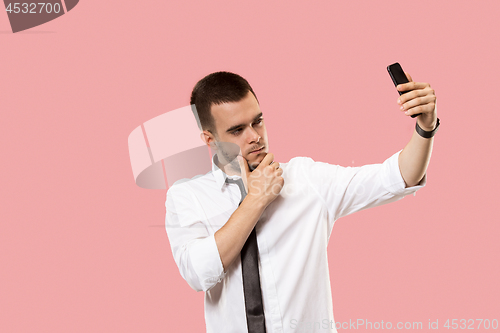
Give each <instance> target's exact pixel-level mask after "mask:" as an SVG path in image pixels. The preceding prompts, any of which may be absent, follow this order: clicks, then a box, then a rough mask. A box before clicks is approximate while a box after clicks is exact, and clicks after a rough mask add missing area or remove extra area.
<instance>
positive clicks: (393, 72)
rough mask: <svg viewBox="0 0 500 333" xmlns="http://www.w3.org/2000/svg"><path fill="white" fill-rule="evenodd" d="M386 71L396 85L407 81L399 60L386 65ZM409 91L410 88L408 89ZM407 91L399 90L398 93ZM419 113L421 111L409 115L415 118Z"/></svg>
mask: <svg viewBox="0 0 500 333" xmlns="http://www.w3.org/2000/svg"><path fill="white" fill-rule="evenodd" d="M387 71H388V72H389V75H390V76H391V79H392V82H394V85H395V86H397V85H398V84H403V83H408V82H410V81H408V78H407V77H406V74H405V72H404V71H403V68H401V65H400V64H399V62H396V63H394V64H392V65H389V66H387ZM409 91H410V90H409ZM407 92H408V91H399V90H398V93H399V95H400V96H401V95H403V94H404V93H407ZM419 115H421V113H418V114H412V115H411V117H412V118H415V117H416V116H419Z"/></svg>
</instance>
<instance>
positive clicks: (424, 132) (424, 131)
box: [415, 118, 439, 139]
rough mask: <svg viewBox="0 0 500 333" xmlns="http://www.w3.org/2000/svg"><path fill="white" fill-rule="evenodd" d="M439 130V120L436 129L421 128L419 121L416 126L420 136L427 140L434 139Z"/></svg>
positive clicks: (437, 119)
mask: <svg viewBox="0 0 500 333" xmlns="http://www.w3.org/2000/svg"><path fill="white" fill-rule="evenodd" d="M438 128H439V118H436V123H435V125H434V127H433V128H431V129H429V128H426V127H422V126H420V124H419V123H418V120H417V122H416V124H415V131H416V132H417V133H418V135H420V136H421V137H423V138H426V139H429V138H432V137H433V136H434V135H435V134H436V132H437V130H438Z"/></svg>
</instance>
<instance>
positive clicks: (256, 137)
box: [248, 127, 260, 143]
mask: <svg viewBox="0 0 500 333" xmlns="http://www.w3.org/2000/svg"><path fill="white" fill-rule="evenodd" d="M249 128H250V130H249V131H250V134H249V135H248V140H249V143H252V142H259V140H260V135H259V133H257V131H256V130H255V128H253V127H249Z"/></svg>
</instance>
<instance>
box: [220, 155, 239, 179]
mask: <svg viewBox="0 0 500 333" xmlns="http://www.w3.org/2000/svg"><path fill="white" fill-rule="evenodd" d="M221 160H222V162H221V161H219V155H218V154H216V155H215V157H214V163H215V165H217V167H219V169H221V170H222V171H223V172H224V173H225V174H226V175H228V176H241V172H240V167H239V165H238V164H237V162H238V160H237V159H235V160H234V161H232V162H231V163H227V162H226V161H225V160H224V158H221ZM236 168H237V169H236Z"/></svg>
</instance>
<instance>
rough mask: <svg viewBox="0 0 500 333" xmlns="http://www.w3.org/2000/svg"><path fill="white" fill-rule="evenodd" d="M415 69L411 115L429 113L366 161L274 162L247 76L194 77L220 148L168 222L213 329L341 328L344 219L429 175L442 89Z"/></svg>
mask: <svg viewBox="0 0 500 333" xmlns="http://www.w3.org/2000/svg"><path fill="white" fill-rule="evenodd" d="M407 76H408V79H409V81H410V82H409V83H406V84H403V85H399V86H398V87H397V89H398V90H399V91H410V90H411V91H410V92H408V93H405V94H403V95H401V96H400V97H399V99H398V103H399V104H401V110H403V111H404V112H405V114H406V115H408V116H410V115H412V114H418V113H421V115H420V116H418V118H417V123H418V125H419V127H417V128H416V130H415V131H414V133H413V136H412V138H411V140H410V142H409V143H408V144H407V145H406V147H405V148H404V149H403V150H402V151H400V152H397V153H395V154H394V155H392V156H391V157H390V158H388V159H387V160H386V161H385V162H383V163H382V164H372V165H365V166H362V167H341V166H338V165H331V164H328V163H322V162H315V161H314V160H312V159H311V158H307V157H296V158H292V159H291V160H290V161H289V162H287V163H279V162H277V161H274V155H273V154H272V153H270V150H269V142H268V137H267V131H266V127H265V123H264V120H263V113H262V112H261V110H260V107H259V102H258V100H257V97H256V95H255V93H254V91H253V89H252V88H251V87H250V85H249V84H248V82H247V81H246V80H245V79H244V78H242V77H241V76H239V75H236V74H233V73H229V72H217V73H212V74H210V75H207V76H206V77H205V78H203V79H202V80H200V81H199V82H198V83H197V84H196V86H195V87H194V89H193V92H192V95H191V104H192V105H195V107H194V111H195V116H196V117H197V120H198V123H199V126H200V127H201V129H202V130H203V132H202V134H201V137H202V139H203V140H204V142H205V143H206V144H207V145H208V146H210V147H211V148H212V150H214V151H215V154H214V156H213V159H212V171H210V172H208V173H207V174H205V175H202V176H197V177H194V178H192V179H190V180H188V181H179V182H177V183H176V184H174V185H173V186H172V187H171V188H170V189H169V190H168V192H167V199H166V210H167V214H166V230H167V233H168V237H169V240H170V244H171V247H172V252H173V255H174V259H175V262H176V263H177V265H178V267H179V270H180V273H181V275H182V277H183V278H184V279H185V280H186V281H187V282H188V284H189V285H190V286H191V287H192V288H193V289H195V290H197V291H201V290H203V291H205V321H206V325H207V332H217V333H221V332H266V331H267V332H268V333H269V332H298V331H306V330H307V331H308V332H335V331H336V330H335V321H334V318H333V305H332V298H331V290H330V278H329V268H328V260H327V245H328V240H329V237H330V234H331V231H332V228H333V225H334V222H335V221H336V220H337V219H338V218H340V217H342V216H345V215H348V214H351V213H354V212H356V211H359V210H362V209H366V208H369V207H375V206H379V205H382V204H385V203H389V202H393V201H396V200H399V199H401V198H403V197H404V196H405V195H407V194H410V193H414V192H415V191H417V190H418V189H420V188H422V187H423V186H424V185H425V183H426V169H427V166H428V163H429V160H430V156H431V151H432V143H433V138H432V136H433V135H434V133H435V129H437V126H438V125H439V121H438V119H437V111H436V96H435V94H434V91H433V90H432V89H431V88H430V85H429V84H427V83H418V82H413V81H412V80H411V77H409V75H407ZM419 133H420V134H419ZM238 180H239V181H241V180H242V181H243V183H244V185H245V186H244V189H243V185H242V184H241V183H240V184H239V185H238V186H236V185H237V184H234V183H235V182H237V181H238ZM248 244H253V245H248ZM248 248H252V249H253V250H248ZM252 251H254V252H253V254H252ZM248 253H250V254H248ZM257 257H258V263H257ZM248 258H254V259H248ZM251 260H254V261H253V263H252V261H251ZM252 265H254V266H252ZM249 267H250V268H249ZM256 286H257V287H256ZM250 290H251V291H250Z"/></svg>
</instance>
